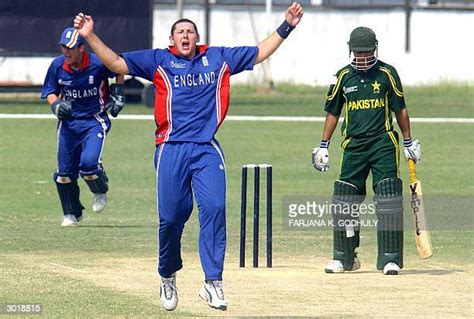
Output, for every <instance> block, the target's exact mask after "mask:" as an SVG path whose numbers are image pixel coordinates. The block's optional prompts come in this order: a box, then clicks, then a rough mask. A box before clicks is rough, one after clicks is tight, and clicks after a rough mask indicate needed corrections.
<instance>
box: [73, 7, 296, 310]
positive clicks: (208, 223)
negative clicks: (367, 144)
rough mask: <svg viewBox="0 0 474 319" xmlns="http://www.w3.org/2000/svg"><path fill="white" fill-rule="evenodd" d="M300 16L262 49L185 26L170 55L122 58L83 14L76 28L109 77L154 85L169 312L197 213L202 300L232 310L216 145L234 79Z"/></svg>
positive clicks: (178, 29)
mask: <svg viewBox="0 0 474 319" xmlns="http://www.w3.org/2000/svg"><path fill="white" fill-rule="evenodd" d="M302 16H303V9H302V7H301V5H300V4H298V3H295V2H294V3H292V4H291V5H290V6H289V7H288V9H287V10H286V13H285V20H284V21H283V23H282V24H281V26H280V27H279V28H278V29H277V30H276V32H274V33H273V34H271V35H270V36H269V37H268V38H267V39H265V40H263V41H262V42H260V43H259V44H258V45H257V46H248V47H233V48H228V47H208V46H207V45H197V43H198V42H199V32H198V30H197V27H196V25H195V23H194V22H192V21H191V20H188V19H181V20H178V21H176V22H175V23H174V24H173V25H172V27H171V34H170V37H169V40H170V46H169V48H167V49H154V50H143V51H135V52H127V53H123V54H122V55H121V56H119V55H117V54H116V53H115V52H113V51H112V50H110V49H109V48H108V47H107V46H106V45H105V44H104V43H103V42H102V41H101V40H100V39H99V38H98V37H97V35H95V34H94V32H93V25H94V21H93V20H92V17H90V16H86V15H84V14H82V13H80V14H79V15H77V16H76V18H75V19H74V26H75V27H76V28H77V30H78V31H79V32H80V34H81V35H82V36H83V37H84V38H85V39H86V41H87V42H88V43H89V45H90V46H91V48H92V49H93V50H94V52H96V54H97V55H98V56H99V58H100V59H101V60H102V61H103V62H104V64H105V65H107V66H108V67H109V68H110V69H111V70H112V71H115V72H118V73H124V74H130V75H134V76H139V77H142V78H144V79H147V80H150V81H153V84H154V86H155V93H156V98H155V122H156V124H157V129H156V133H155V137H156V152H155V167H156V179H157V193H158V216H159V236H158V237H159V262H158V273H159V275H160V276H161V283H160V298H161V303H162V305H163V307H164V308H165V309H166V310H173V309H175V308H176V306H177V303H178V294H177V289H176V272H177V271H178V270H180V269H181V268H182V267H183V265H182V260H181V253H180V250H181V243H180V241H181V235H182V232H183V229H184V225H185V223H186V221H187V220H188V218H189V216H190V214H191V211H192V208H193V197H194V198H195V199H196V202H197V206H198V209H199V223H200V234H199V253H200V257H201V265H202V268H203V270H204V277H205V278H204V279H205V280H204V284H203V287H202V289H201V291H200V296H201V298H203V299H204V300H206V301H207V302H208V305H209V306H210V307H213V308H217V309H221V310H225V309H227V301H226V300H225V298H224V292H223V288H222V272H223V268H224V255H225V247H226V213H225V212H226V171H225V170H226V167H225V161H224V153H223V151H222V148H221V147H220V145H219V143H218V142H217V140H216V139H215V137H214V136H215V134H216V132H217V130H218V129H219V127H220V125H221V124H222V122H223V120H224V118H225V116H226V114H227V110H228V107H229V93H230V92H229V90H230V76H231V75H233V74H237V73H240V72H242V71H245V70H252V69H253V66H254V65H255V64H257V63H260V62H262V61H263V60H265V59H266V58H268V57H269V56H270V55H271V54H272V53H273V52H274V51H275V50H276V49H277V48H278V47H279V46H280V45H281V43H282V42H283V40H284V39H285V38H286V37H287V36H288V35H289V34H290V32H291V31H292V30H293V29H294V28H295V27H296V25H297V24H298V23H299V22H300V20H301V18H302Z"/></svg>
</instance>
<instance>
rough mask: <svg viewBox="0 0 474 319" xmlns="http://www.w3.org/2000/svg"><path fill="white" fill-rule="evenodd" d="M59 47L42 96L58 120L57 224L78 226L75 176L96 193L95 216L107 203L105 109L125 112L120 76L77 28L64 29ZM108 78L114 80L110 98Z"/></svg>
mask: <svg viewBox="0 0 474 319" xmlns="http://www.w3.org/2000/svg"><path fill="white" fill-rule="evenodd" d="M59 44H60V45H61V52H62V55H61V56H58V57H56V58H55V59H54V60H53V62H52V63H51V65H50V67H49V69H48V73H47V74H46V78H45V80H44V84H43V88H42V90H41V98H42V99H46V100H47V101H48V103H49V104H50V105H51V110H52V111H53V113H54V114H55V115H56V116H57V118H58V120H59V121H58V128H57V136H58V168H57V171H56V173H54V181H55V183H56V188H57V191H58V194H59V199H60V201H61V206H62V209H63V213H64V216H63V221H62V223H61V226H76V225H77V222H78V221H80V220H81V219H82V218H83V214H82V210H83V209H84V207H83V206H82V204H81V201H80V199H79V192H80V190H79V185H78V183H77V179H78V177H79V174H80V175H81V177H82V178H83V179H84V181H85V182H86V184H87V185H88V186H89V189H90V190H91V192H92V193H94V201H93V205H92V210H93V211H95V212H97V213H99V212H101V211H102V210H103V209H104V208H105V206H106V205H107V191H108V189H109V187H108V178H107V176H106V175H105V172H104V170H103V168H102V164H101V155H102V151H103V148H104V142H105V137H106V135H107V132H108V131H109V129H110V120H109V118H108V116H107V113H106V110H108V111H109V112H110V113H111V114H112V116H114V117H115V116H117V114H118V113H119V112H120V111H121V109H122V108H123V105H124V102H125V98H124V95H123V79H124V77H123V75H118V74H116V73H113V72H111V71H110V70H108V69H107V68H106V67H105V66H104V65H103V64H102V62H100V60H99V59H98V58H97V57H96V56H95V55H94V54H89V53H87V51H86V50H85V46H84V39H83V38H82V37H81V36H80V35H79V32H77V30H76V29H74V28H67V29H65V30H64V32H63V33H62V35H61V38H60V40H59ZM109 77H116V84H112V88H111V92H110V95H109V87H108V78H109ZM108 97H109V98H108Z"/></svg>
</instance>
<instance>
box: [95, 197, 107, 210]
mask: <svg viewBox="0 0 474 319" xmlns="http://www.w3.org/2000/svg"><path fill="white" fill-rule="evenodd" d="M105 206H107V194H105V193H104V194H94V201H93V202H92V210H93V211H94V212H96V213H100V212H101V211H103V210H104V208H105Z"/></svg>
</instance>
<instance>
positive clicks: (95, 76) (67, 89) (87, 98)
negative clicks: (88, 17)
mask: <svg viewBox="0 0 474 319" xmlns="http://www.w3.org/2000/svg"><path fill="white" fill-rule="evenodd" d="M115 76H117V74H116V73H114V72H112V71H110V70H109V69H107V68H106V67H105V66H104V64H103V63H102V62H101V61H100V60H99V59H98V58H97V57H96V56H95V55H94V54H89V53H87V52H85V51H84V53H83V55H82V64H81V67H80V68H79V69H78V70H74V69H72V68H71V67H70V66H69V64H67V63H66V62H65V60H64V56H58V57H56V58H55V59H54V60H53V62H52V63H51V65H50V67H49V69H48V73H47V74H46V78H45V80H44V84H43V88H42V90H41V98H42V99H45V98H46V97H47V96H48V95H49V94H56V95H60V94H61V95H62V96H63V97H64V99H69V100H72V101H73V102H72V111H73V113H72V118H73V119H74V118H87V117H93V116H94V115H95V114H99V113H102V112H104V107H105V103H106V101H107V97H108V80H107V78H112V77H115Z"/></svg>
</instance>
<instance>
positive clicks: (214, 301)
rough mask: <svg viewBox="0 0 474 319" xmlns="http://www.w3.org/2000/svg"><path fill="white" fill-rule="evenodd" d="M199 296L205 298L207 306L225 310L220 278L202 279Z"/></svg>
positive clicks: (225, 304)
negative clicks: (202, 283) (202, 284)
mask: <svg viewBox="0 0 474 319" xmlns="http://www.w3.org/2000/svg"><path fill="white" fill-rule="evenodd" d="M199 296H200V297H201V298H202V299H204V300H206V301H207V303H208V305H209V307H211V308H216V309H219V310H227V301H226V300H225V298H224V289H223V287H222V281H221V280H209V281H204V286H203V287H202V288H201V291H200V292H199Z"/></svg>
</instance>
